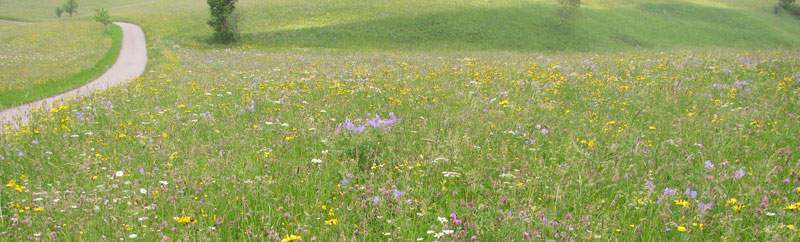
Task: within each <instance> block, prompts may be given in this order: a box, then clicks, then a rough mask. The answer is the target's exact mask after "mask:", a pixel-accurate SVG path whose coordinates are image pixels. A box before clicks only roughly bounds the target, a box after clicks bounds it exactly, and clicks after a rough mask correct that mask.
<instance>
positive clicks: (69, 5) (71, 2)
mask: <svg viewBox="0 0 800 242" xmlns="http://www.w3.org/2000/svg"><path fill="white" fill-rule="evenodd" d="M61 10H63V11H64V12H66V13H68V14H69V17H70V18H72V14H73V13H77V12H78V3H76V2H75V0H68V1H67V2H66V3H64V6H61ZM56 11H58V10H56Z"/></svg>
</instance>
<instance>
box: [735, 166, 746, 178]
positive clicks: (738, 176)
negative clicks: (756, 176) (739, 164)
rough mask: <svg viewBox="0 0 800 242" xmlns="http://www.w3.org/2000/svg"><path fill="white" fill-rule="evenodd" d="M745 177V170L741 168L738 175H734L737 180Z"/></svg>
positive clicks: (737, 172)
mask: <svg viewBox="0 0 800 242" xmlns="http://www.w3.org/2000/svg"><path fill="white" fill-rule="evenodd" d="M744 175H745V173H744V169H742V168H739V170H738V171H736V173H735V174H734V176H735V177H736V179H739V178H742V177H744Z"/></svg>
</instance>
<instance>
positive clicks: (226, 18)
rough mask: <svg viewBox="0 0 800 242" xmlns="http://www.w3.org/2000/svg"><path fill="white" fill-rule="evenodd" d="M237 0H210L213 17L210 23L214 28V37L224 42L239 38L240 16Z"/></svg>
mask: <svg viewBox="0 0 800 242" xmlns="http://www.w3.org/2000/svg"><path fill="white" fill-rule="evenodd" d="M236 1H237V0H208V6H209V8H211V19H209V20H208V25H209V26H211V27H212V28H214V38H215V39H216V40H217V41H219V42H222V43H231V42H234V41H236V40H237V39H239V26H238V25H239V16H238V14H237V13H236V12H235V11H234V10H236V6H235V4H236Z"/></svg>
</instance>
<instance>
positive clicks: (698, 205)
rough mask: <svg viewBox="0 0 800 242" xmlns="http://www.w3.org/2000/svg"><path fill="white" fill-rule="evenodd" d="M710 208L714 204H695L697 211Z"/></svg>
mask: <svg viewBox="0 0 800 242" xmlns="http://www.w3.org/2000/svg"><path fill="white" fill-rule="evenodd" d="M712 206H714V202H708V203H702V202H698V203H697V209H699V210H701V211H702V210H706V209H711V207H712Z"/></svg>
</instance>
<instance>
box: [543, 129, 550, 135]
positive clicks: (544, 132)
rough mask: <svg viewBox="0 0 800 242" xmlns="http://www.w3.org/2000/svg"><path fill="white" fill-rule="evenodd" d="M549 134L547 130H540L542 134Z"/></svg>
mask: <svg viewBox="0 0 800 242" xmlns="http://www.w3.org/2000/svg"><path fill="white" fill-rule="evenodd" d="M549 132H550V131H548V130H547V129H542V134H547V133H549Z"/></svg>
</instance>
